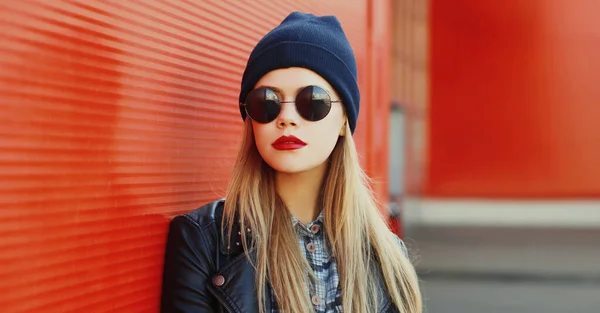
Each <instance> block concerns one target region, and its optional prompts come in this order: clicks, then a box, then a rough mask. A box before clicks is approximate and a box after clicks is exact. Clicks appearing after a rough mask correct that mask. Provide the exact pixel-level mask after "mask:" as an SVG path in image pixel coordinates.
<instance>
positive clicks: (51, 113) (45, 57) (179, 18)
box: [0, 0, 389, 313]
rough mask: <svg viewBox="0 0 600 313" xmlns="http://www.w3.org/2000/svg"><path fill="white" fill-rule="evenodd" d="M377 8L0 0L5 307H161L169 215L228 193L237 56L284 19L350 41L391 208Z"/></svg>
mask: <svg viewBox="0 0 600 313" xmlns="http://www.w3.org/2000/svg"><path fill="white" fill-rule="evenodd" d="M387 7H388V3H387V2H386V1H373V3H370V2H369V1H359V0H356V1H343V0H339V1H316V0H314V1H306V0H305V1H299V2H284V1H257V2H254V1H253V2H246V1H245V2H241V1H228V2H224V1H191V0H188V1H186V0H182V1H116V0H115V1H83V0H81V1H55V0H53V1H42V0H39V1H22V0H0V26H1V28H2V32H0V107H1V109H2V111H1V112H2V113H1V114H0V134H1V136H2V139H1V140H0V151H1V152H0V264H1V265H0V312H47V313H50V312H156V311H157V304H158V296H159V292H160V288H159V286H160V275H161V270H162V253H163V245H164V239H165V232H166V226H167V223H168V220H169V218H170V217H171V216H172V215H173V214H176V213H179V212H183V211H187V210H191V209H193V208H195V207H197V206H199V205H200V204H202V203H205V202H207V201H210V200H213V199H215V198H217V197H220V196H222V195H223V191H224V187H225V184H226V181H227V179H228V177H229V170H230V166H231V164H232V162H233V156H234V154H235V151H236V148H237V142H238V134H239V131H240V129H241V125H242V124H241V119H240V118H239V113H238V109H237V94H238V88H239V79H240V77H241V74H242V70H243V66H244V63H245V61H246V58H247V55H248V53H249V52H250V50H251V48H252V46H253V45H254V43H255V42H256V41H257V40H258V39H259V38H260V37H261V36H262V35H263V34H264V33H265V32H266V31H267V30H269V29H270V28H271V27H273V26H274V25H276V24H277V23H278V22H279V21H281V19H282V18H283V17H284V16H285V15H287V14H288V13H289V12H290V11H292V10H302V11H310V12H314V13H317V14H336V15H338V16H339V17H340V19H341V21H342V23H343V25H344V27H345V28H346V30H347V32H348V35H349V37H350V40H351V43H352V45H353V47H354V49H355V53H356V55H357V58H358V65H359V71H360V73H361V74H360V75H361V76H360V84H361V88H362V91H363V97H364V98H363V99H364V101H363V103H362V108H363V112H366V113H364V114H363V115H362V117H361V119H362V120H361V121H360V123H359V126H358V130H357V134H356V138H357V141H358V146H359V148H360V151H361V153H362V155H363V156H364V159H363V162H364V164H365V166H366V168H367V170H368V171H369V172H370V174H371V175H373V176H375V177H376V178H378V179H379V180H380V181H383V184H380V185H378V186H377V187H376V192H377V194H378V195H379V196H381V197H383V200H386V199H387V198H385V197H386V196H387V191H386V187H385V180H386V178H387V176H386V175H387V168H385V167H384V166H381V165H380V166H377V164H379V163H383V164H387V162H380V160H382V159H384V158H385V157H386V152H387V144H386V143H385V142H386V141H387V140H383V142H381V141H382V140H381V138H382V137H383V138H385V134H386V131H387V129H385V127H383V128H382V126H381V125H379V126H378V128H375V127H374V126H373V125H377V123H371V122H370V120H375V119H376V118H377V119H378V118H380V117H383V120H384V121H387V116H386V115H385V114H387V113H388V110H389V107H388V106H389V100H388V98H389V97H388V96H387V93H388V92H389V87H388V84H387V83H386V78H385V77H386V75H387V73H386V69H387V67H388V65H387V63H386V62H387V59H385V57H386V55H387V53H388V51H387V45H388V43H387V41H388V39H387V31H388V30H387V21H388V17H387V12H389V10H387V9H386V8H387ZM382 20H383V21H382ZM371 36H372V37H371ZM382 58H383V59H382ZM376 60H377V61H376ZM375 83H377V84H378V86H379V87H377V88H375V87H373V89H371V88H372V86H373V85H372V84H375ZM374 104H377V105H374ZM381 115H384V116H381ZM385 126H387V124H385ZM377 138H379V140H374V139H377Z"/></svg>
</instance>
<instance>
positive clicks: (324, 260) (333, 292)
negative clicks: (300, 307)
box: [271, 212, 408, 313]
mask: <svg viewBox="0 0 600 313" xmlns="http://www.w3.org/2000/svg"><path fill="white" fill-rule="evenodd" d="M293 223H294V229H295V230H296V233H297V234H298V243H299V244H300V251H301V252H302V254H304V256H306V259H307V260H308V263H309V264H310V267H311V268H312V270H313V272H314V274H315V276H316V279H317V280H316V283H315V284H314V285H312V286H306V292H307V293H308V294H309V295H310V298H311V301H312V303H313V306H314V309H315V311H314V312H316V313H341V312H342V298H341V290H340V288H338V286H339V283H340V277H339V274H338V271H337V264H336V262H335V258H333V257H332V256H331V255H330V253H329V251H328V249H327V248H328V247H327V241H326V239H325V236H324V235H323V212H321V214H320V215H319V217H317V219H316V220H314V221H313V222H311V223H310V224H308V225H304V224H302V223H301V222H300V221H299V220H298V219H297V218H295V217H293ZM396 240H397V241H398V244H399V245H400V246H401V247H402V250H403V251H404V254H405V255H406V256H407V257H408V249H407V247H406V245H405V244H404V242H403V241H402V239H400V238H399V237H397V236H396ZM271 299H272V305H271V307H272V310H271V313H279V309H278V306H277V300H276V299H275V295H274V294H273V290H272V289H271Z"/></svg>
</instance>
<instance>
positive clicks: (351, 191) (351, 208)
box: [222, 119, 422, 313]
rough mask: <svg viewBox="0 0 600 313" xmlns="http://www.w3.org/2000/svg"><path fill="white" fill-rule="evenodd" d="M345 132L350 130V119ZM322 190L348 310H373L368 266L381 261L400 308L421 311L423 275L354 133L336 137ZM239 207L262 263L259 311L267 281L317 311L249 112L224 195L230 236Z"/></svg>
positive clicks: (299, 305)
mask: <svg viewBox="0 0 600 313" xmlns="http://www.w3.org/2000/svg"><path fill="white" fill-rule="evenodd" d="M346 134H350V129H349V127H348V126H346ZM321 190H322V195H321V197H320V199H319V201H320V203H319V205H321V207H322V208H323V210H324V223H325V224H324V231H325V236H326V238H328V240H329V246H330V247H331V253H332V255H333V256H334V257H335V259H336V262H337V266H338V273H339V275H340V287H341V291H342V306H343V311H344V312H355V313H366V312H375V309H376V307H377V281H376V278H374V276H373V275H372V273H370V272H369V271H368V270H367V269H369V268H373V265H375V264H377V265H378V266H379V267H380V268H381V274H382V275H383V279H384V281H385V286H386V287H387V290H388V293H389V295H390V298H391V300H392V301H393V303H394V304H395V305H396V306H397V307H398V309H399V311H400V313H421V312H422V302H421V293H420V290H419V282H418V279H417V275H416V273H415V270H414V268H413V266H412V264H411V262H410V261H409V260H408V258H407V257H406V256H405V254H404V250H403V248H402V247H401V245H400V244H399V242H398V240H397V238H396V237H395V235H394V234H393V233H392V232H391V231H390V230H389V228H388V227H387V224H386V223H385V221H384V219H383V218H382V216H381V214H380V211H379V209H378V208H377V206H376V204H375V201H374V199H373V195H372V192H371V189H370V188H369V184H368V180H367V177H366V175H365V174H364V172H363V171H362V169H361V168H360V164H359V160H358V154H357V151H356V147H355V145H354V141H353V139H352V136H349V135H347V136H340V138H339V139H338V142H337V144H336V146H335V148H334V150H333V152H332V154H331V156H330V158H329V164H328V170H327V172H326V176H325V179H324V180H323V186H322V189H321ZM236 213H237V214H238V217H239V221H240V222H241V223H242V225H241V228H242V229H246V228H248V227H249V228H250V229H252V232H251V233H250V234H251V238H248V239H252V240H250V241H249V242H251V243H250V244H246V242H247V240H246V239H247V238H246V236H247V234H246V232H242V243H243V245H244V248H245V251H246V254H247V256H249V251H253V250H255V253H256V257H255V259H254V260H251V261H252V263H253V265H254V267H255V269H256V283H255V284H256V290H257V294H258V303H259V312H261V313H265V307H264V299H265V286H266V283H267V281H268V282H270V283H271V287H272V288H273V291H274V294H275V297H276V299H277V303H278V306H279V309H280V310H281V311H282V312H294V313H295V312H313V311H314V308H313V306H312V303H311V299H310V298H309V295H308V293H307V290H308V289H307V286H310V284H309V282H310V281H311V279H314V275H313V274H312V271H311V269H310V266H309V264H308V262H307V260H306V258H305V257H304V256H303V255H302V254H301V251H300V247H299V246H298V237H297V235H296V233H295V231H294V229H293V224H292V215H291V213H290V212H289V211H288V209H287V208H286V206H285V204H284V203H283V201H282V199H281V198H280V197H279V196H278V195H277V193H276V188H275V171H274V170H273V169H272V168H271V167H270V166H268V165H267V164H266V163H265V162H264V161H263V159H262V158H261V156H260V154H259V153H258V150H257V148H256V145H255V142H254V134H253V132H252V126H251V122H250V119H247V120H246V123H245V126H244V135H243V137H242V142H241V147H240V150H239V153H238V156H237V160H236V163H235V165H234V168H233V173H232V176H231V180H230V183H229V186H228V190H227V195H226V200H225V208H224V216H225V218H224V224H223V226H222V227H223V230H224V232H225V234H226V235H227V236H230V235H231V229H232V227H233V223H234V222H236V221H234V219H233V218H231V217H233V216H235V214H236ZM307 273H308V275H307ZM375 277H376V276H375Z"/></svg>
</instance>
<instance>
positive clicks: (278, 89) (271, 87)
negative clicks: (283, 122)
mask: <svg viewBox="0 0 600 313" xmlns="http://www.w3.org/2000/svg"><path fill="white" fill-rule="evenodd" d="M308 86H309V85H306V86H302V87H298V89H296V92H295V94H298V93H299V92H300V90H302V89H304V88H306V87H308ZM315 86H319V85H315ZM319 87H321V88H323V89H324V90H325V91H327V92H328V93H329V94H331V90H329V88H325V87H323V86H319ZM259 88H268V89H271V90H273V91H275V92H276V93H278V94H283V92H282V91H281V88H278V87H275V86H268V85H260V86H258V87H256V88H255V89H259Z"/></svg>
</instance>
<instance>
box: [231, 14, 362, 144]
mask: <svg viewBox="0 0 600 313" xmlns="http://www.w3.org/2000/svg"><path fill="white" fill-rule="evenodd" d="M288 67H303V68H307V69H309V70H312V71H314V72H315V73H317V74H319V75H320V76H321V77H323V78H325V80H327V81H328V82H329V84H331V86H332V87H333V88H334V89H335V91H336V92H337V93H338V94H339V95H340V97H341V100H342V102H343V104H344V107H345V109H346V115H347V117H348V122H349V126H350V130H351V131H352V133H354V129H355V128H356V120H357V118H358V111H359V105H360V92H359V90H358V82H357V70H356V59H355V58H354V52H353V51H352V47H350V43H349V42H348V39H347V38H346V34H345V33H344V31H343V30H342V27H341V25H340V22H339V21H338V19H337V18H336V17H334V16H322V17H319V16H315V15H313V14H306V13H300V12H293V13H291V14H290V15H288V16H287V17H286V18H285V19H284V20H283V22H281V24H279V26H277V27H275V28H274V29H273V30H271V31H270V32H269V33H268V34H266V35H265V36H264V37H263V38H262V39H261V40H260V41H259V42H258V44H257V45H256V47H254V50H252V53H251V54H250V57H249V59H248V64H247V65H246V70H245V71H244V75H243V77H242V88H241V91H240V98H239V101H240V103H243V102H244V101H245V100H246V96H247V95H248V93H249V92H250V91H252V89H253V88H254V86H255V85H256V83H257V82H258V80H260V78H262V77H263V76H264V75H265V74H267V73H268V72H270V71H273V70H276V69H281V68H288ZM240 113H241V114H242V118H243V119H246V112H245V111H244V109H243V107H240Z"/></svg>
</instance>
